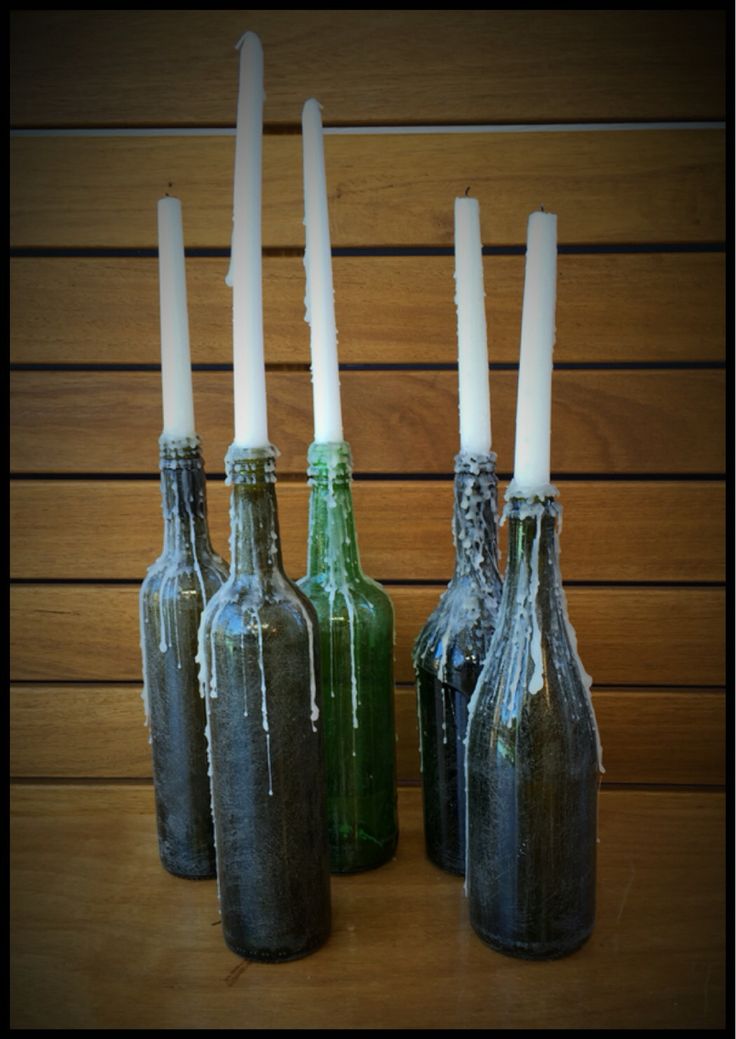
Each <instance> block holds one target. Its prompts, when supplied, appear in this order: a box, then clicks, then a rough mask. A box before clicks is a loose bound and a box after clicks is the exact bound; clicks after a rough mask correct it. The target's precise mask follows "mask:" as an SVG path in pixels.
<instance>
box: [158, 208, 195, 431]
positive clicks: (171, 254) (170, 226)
mask: <svg viewBox="0 0 736 1039" xmlns="http://www.w3.org/2000/svg"><path fill="white" fill-rule="evenodd" d="M158 283H159V303H160V318H161V386H162V390H163V413H164V425H163V433H164V435H165V436H169V437H176V438H180V437H192V436H194V435H195V431H194V401H193V398H192V366H191V360H190V353H189V317H188V313H187V283H186V273H185V269H184V231H183V228H182V217H181V202H180V201H179V199H178V198H170V197H168V196H167V197H166V198H162V199H159V202H158Z"/></svg>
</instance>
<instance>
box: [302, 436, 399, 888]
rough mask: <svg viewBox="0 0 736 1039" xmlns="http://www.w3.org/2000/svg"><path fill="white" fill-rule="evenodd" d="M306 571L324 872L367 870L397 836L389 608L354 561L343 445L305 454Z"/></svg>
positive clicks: (348, 472)
mask: <svg viewBox="0 0 736 1039" xmlns="http://www.w3.org/2000/svg"><path fill="white" fill-rule="evenodd" d="M307 457H308V461H309V470H308V472H309V478H310V484H311V488H312V489H311V496H310V505H309V546H308V559H307V574H306V576H305V577H303V578H302V579H301V581H300V582H299V586H300V588H301V589H302V591H303V592H304V593H305V595H307V596H308V597H309V599H310V600H311V602H312V603H313V605H314V608H315V610H316V612H317V617H318V619H319V631H320V645H321V653H320V657H321V662H322V710H323V716H324V723H325V741H326V751H327V817H328V828H329V840H330V864H331V869H332V871H333V872H334V873H351V872H355V871H357V870H364V869H372V868H374V867H376V866H380V865H382V864H383V863H384V862H386V861H387V860H388V859H390V858H391V857H392V856H393V854H394V852H395V851H396V846H397V841H398V819H397V809H396V736H395V724H394V673H393V654H394V612H393V605H392V603H391V600H390V599H389V597H388V596H387V595H386V593H385V592H384V590H383V588H382V587H381V586H380V585H379V584H377V583H376V582H375V581H373V580H371V578H369V577H366V575H365V574H364V573H363V571H362V569H361V566H360V558H359V555H358V546H357V540H356V535H355V522H354V518H353V502H352V494H351V489H350V481H351V458H350V448H349V446H348V444H346V443H344V442H341V443H334V444H318V443H314V444H312V445H311V446H310V448H309V452H308V456H307Z"/></svg>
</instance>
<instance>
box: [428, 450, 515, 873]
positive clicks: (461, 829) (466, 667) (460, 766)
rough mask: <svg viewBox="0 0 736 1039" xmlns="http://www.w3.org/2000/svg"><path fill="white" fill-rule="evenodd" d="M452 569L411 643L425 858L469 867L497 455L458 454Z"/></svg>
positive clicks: (493, 569)
mask: <svg viewBox="0 0 736 1039" xmlns="http://www.w3.org/2000/svg"><path fill="white" fill-rule="evenodd" d="M454 492H455V504H454V511H453V519H452V532H453V540H454V543H455V571H454V574H453V577H452V580H451V581H450V583H449V585H448V586H447V589H446V590H445V591H444V592H443V594H442V597H441V598H440V601H439V603H438V605H437V607H436V609H435V610H434V612H433V613H432V614H431V615H430V617H429V619H428V620H427V622H426V624H425V626H424V628H423V629H422V631H421V633H420V635H419V637H418V638H417V640H416V643H415V646H414V657H413V659H414V669H415V674H416V682H417V715H418V726H419V753H420V760H421V765H422V790H423V803H424V836H425V847H426V852H427V856H428V858H429V859H430V860H431V861H432V862H434V863H435V865H437V866H440V867H441V868H442V869H444V870H447V871H448V872H450V873H456V874H463V873H464V872H465V730H466V723H467V712H468V703H469V700H470V696H471V694H472V692H473V690H474V688H475V685H476V682H477V679H478V675H479V673H480V670H481V667H482V666H483V661H484V660H485V656H486V653H487V651H488V647H489V645H490V642H491V638H492V636H493V633H494V631H495V627H496V620H497V614H498V608H499V604H500V600H501V589H502V584H501V578H500V575H499V570H498V539H497V526H498V524H497V511H496V502H497V479H496V456H495V454H493V453H492V452H490V453H488V454H483V455H474V454H470V453H467V452H460V453H459V454H458V455H457V456H456V458H455V484H454Z"/></svg>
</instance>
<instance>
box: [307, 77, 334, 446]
mask: <svg viewBox="0 0 736 1039" xmlns="http://www.w3.org/2000/svg"><path fill="white" fill-rule="evenodd" d="M302 151H303V166H304V227H305V239H306V248H305V250H304V268H305V271H306V282H307V285H306V296H305V299H304V303H305V306H306V313H305V320H306V321H307V322H308V323H309V328H310V343H311V351H312V398H313V402H314V440H315V443H318V444H330V443H333V444H334V443H339V442H340V441H341V440H342V438H343V432H342V411H341V406H340V374H339V369H338V360H337V329H336V326H335V294H334V289H333V286H332V256H331V251H330V224H329V217H328V210H327V183H326V179H325V156H324V142H323V134H322V116H321V113H320V104H319V102H318V101H316V100H315V99H314V98H311V99H310V100H309V101H307V102H306V103H305V105H304V108H303V110H302Z"/></svg>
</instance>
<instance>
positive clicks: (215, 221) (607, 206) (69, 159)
mask: <svg viewBox="0 0 736 1039" xmlns="http://www.w3.org/2000/svg"><path fill="white" fill-rule="evenodd" d="M724 144H725V140H724V134H723V131H722V130H712V129H710V130H695V129H688V130H643V129H642V130H634V131H619V130H613V131H604V132H559V133H549V132H548V133H503V134H479V133H467V134H443V133H431V134H422V135H411V134H393V135H390V136H386V135H384V136H380V135H379V136H375V135H368V136H353V135H349V136H327V137H325V165H326V170H327V187H328V196H329V212H330V230H331V238H332V244H333V246H368V245H385V246H395V245H411V246H420V245H421V246H433V245H445V246H447V245H452V242H453V235H454V227H453V221H454V218H453V199H454V198H455V197H456V196H458V195H462V194H464V192H465V191H466V189H467V188H468V186H470V187H471V189H472V194H473V195H474V196H475V197H476V198H477V199H478V200H479V202H480V211H481V234H482V240H483V242H484V243H485V244H486V245H491V244H509V243H523V242H525V241H526V230H527V221H528V216H529V213H531V212H532V211H533V210H536V209H538V208H539V206H540V205H543V206H544V207H545V209H547V210H548V211H549V212H552V213H557V215H558V235H559V240H560V242H561V243H567V242H594V243H607V244H611V243H621V242H625V243H628V242H683V241H690V242H714V241H716V242H720V241H722V240H723V239H724V237H725V222H724V201H725V190H724V188H725V176H724V172H725V167H724ZM233 162H234V137H154V138H151V137H137V138H136V137H118V138H111V137H108V138H97V137H84V138H73V137H64V138H15V139H13V140H12V141H11V198H12V207H11V245H13V246H36V247H52V246H53V247H72V246H85V247H96V246H104V247H116V246H117V247H123V246H128V247H130V246H133V247H141V246H154V245H155V244H156V202H157V200H158V199H159V198H160V197H161V196H162V195H163V194H164V192H165V191H167V190H168V191H170V192H171V193H172V194H175V195H177V196H178V197H179V198H181V200H182V206H183V213H184V227H185V242H186V244H187V245H188V246H190V247H192V246H200V247H225V246H229V244H230V237H231V234H232V206H233V188H232V177H233ZM263 185H264V190H263V206H262V218H263V244H264V246H269V247H276V248H282V247H301V246H303V244H304V225H303V217H304V206H303V185H302V154H301V137H300V136H292V135H277V136H274V137H267V138H264V145H263Z"/></svg>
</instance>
